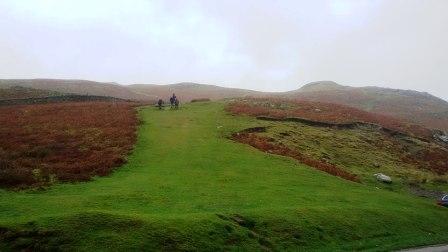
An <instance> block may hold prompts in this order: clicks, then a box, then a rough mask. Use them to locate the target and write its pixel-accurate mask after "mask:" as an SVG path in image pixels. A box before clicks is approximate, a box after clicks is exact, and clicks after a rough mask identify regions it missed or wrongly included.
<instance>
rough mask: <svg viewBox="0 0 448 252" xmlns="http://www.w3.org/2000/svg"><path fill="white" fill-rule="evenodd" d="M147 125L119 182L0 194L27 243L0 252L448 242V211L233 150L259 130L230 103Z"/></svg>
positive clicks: (7, 223) (2, 210) (3, 222)
mask: <svg viewBox="0 0 448 252" xmlns="http://www.w3.org/2000/svg"><path fill="white" fill-rule="evenodd" d="M140 115H141V118H142V120H143V124H142V125H141V127H140V129H139V138H138V142H137V144H136V146H135V150H134V152H133V153H132V154H131V156H130V157H129V162H128V163H127V164H126V165H124V166H123V167H121V168H119V169H117V170H116V171H115V172H114V173H113V174H112V175H110V176H108V177H103V178H97V179H95V180H94V181H91V182H86V183H77V184H59V185H55V186H53V187H51V188H50V189H48V190H46V191H25V192H10V191H5V190H0V226H2V227H6V228H9V229H12V230H14V231H9V232H10V233H11V232H17V233H18V234H20V235H15V236H14V235H11V234H10V233H9V234H6V235H5V234H4V233H5V232H6V231H3V236H4V237H7V238H3V239H0V250H8V249H18V248H26V247H30V246H34V247H33V248H35V249H49V248H54V247H58V248H59V249H63V250H127V251H129V250H136V251H137V250H144V249H146V250H155V249H164V250H192V249H193V250H196V249H202V250H221V249H224V250H232V249H236V248H240V249H243V250H261V249H267V250H296V249H306V250H346V249H350V250H353V249H356V250H389V249H395V248H402V247H410V246H415V245H424V244H430V243H439V242H446V241H448V222H447V221H446V220H447V218H448V211H447V209H442V208H439V207H437V206H435V205H434V204H433V203H432V202H429V201H426V200H422V199H418V198H414V197H410V196H406V195H401V194H398V193H393V192H388V191H385V190H377V189H375V188H372V187H368V186H365V185H361V184H356V183H352V182H347V181H345V180H341V179H339V178H336V177H332V176H330V175H327V174H325V173H322V172H319V171H315V170H313V169H311V168H309V167H306V166H303V165H300V164H298V163H296V162H295V161H294V160H291V159H288V158H284V157H279V156H273V155H269V154H265V153H262V152H260V151H258V150H255V149H253V148H251V147H249V146H245V145H242V144H238V143H234V142H232V141H230V140H228V139H227V138H226V137H225V136H227V135H228V134H229V133H230V132H234V131H237V130H241V129H243V128H246V127H250V126H254V125H259V124H262V123H263V122H257V121H255V120H253V119H249V118H245V117H232V116H229V115H226V114H225V113H224V112H223V104H222V103H197V104H190V105H186V106H184V107H183V108H182V109H181V110H179V111H169V110H167V111H158V110H156V109H154V108H152V107H148V108H143V109H141V110H140ZM217 214H219V215H221V217H218V215H217ZM235 215H238V217H236V218H235V217H234V216H235ZM232 218H233V219H232ZM235 220H239V221H240V223H239V224H238V223H237V221H235ZM1 234H2V231H1V229H0V237H1ZM11 236H12V237H15V238H10V237H11ZM8 237H9V238H8Z"/></svg>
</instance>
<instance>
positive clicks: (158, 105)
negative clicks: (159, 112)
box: [157, 99, 163, 109]
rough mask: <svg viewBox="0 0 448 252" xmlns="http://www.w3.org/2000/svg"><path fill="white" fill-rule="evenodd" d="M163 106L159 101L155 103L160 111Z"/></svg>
mask: <svg viewBox="0 0 448 252" xmlns="http://www.w3.org/2000/svg"><path fill="white" fill-rule="evenodd" d="M162 106H163V100H162V99H159V101H158V102H157V107H159V109H162Z"/></svg>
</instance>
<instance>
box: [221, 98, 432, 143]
mask: <svg viewBox="0 0 448 252" xmlns="http://www.w3.org/2000/svg"><path fill="white" fill-rule="evenodd" d="M227 111H229V112H230V113H232V114H244V115H250V116H268V117H273V118H278V119H282V118H286V117H300V118H304V119H307V120H313V121H318V122H329V123H353V122H365V123H372V124H378V125H381V126H382V127H384V128H387V129H391V130H394V131H399V132H404V133H407V134H411V135H413V136H416V137H421V138H425V139H431V138H432V132H431V130H429V129H427V128H424V127H422V126H419V125H415V124H409V123H406V122H404V121H402V120H399V119H396V118H393V117H390V116H385V115H380V114H375V113H370V112H367V111H363V110H360V109H356V108H352V107H348V106H344V105H337V104H332V103H323V102H312V101H297V100H285V99H272V98H271V99H266V98H259V99H245V100H238V101H236V102H233V103H230V104H229V105H228V106H227Z"/></svg>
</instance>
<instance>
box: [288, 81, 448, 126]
mask: <svg viewBox="0 0 448 252" xmlns="http://www.w3.org/2000/svg"><path fill="white" fill-rule="evenodd" d="M281 96H283V97H287V98H292V99H301V100H309V101H321V102H328V103H336V104H343V105H348V106H352V107H355V108H359V109H363V110H367V111H371V112H375V113H380V114H385V115H390V116H394V117H398V118H402V119H406V120H408V121H410V122H414V123H419V124H422V125H424V126H427V127H430V128H438V129H442V130H446V131H447V130H448V102H447V101H444V100H442V99H440V98H437V97H435V96H432V95H430V94H428V93H422V92H417V91H412V90H399V89H388V88H379V87H348V86H342V85H339V84H337V83H335V82H331V81H321V82H313V83H310V84H307V85H305V86H303V87H302V88H300V89H298V90H294V91H290V92H286V93H284V94H281Z"/></svg>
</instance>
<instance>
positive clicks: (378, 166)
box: [373, 162, 381, 168]
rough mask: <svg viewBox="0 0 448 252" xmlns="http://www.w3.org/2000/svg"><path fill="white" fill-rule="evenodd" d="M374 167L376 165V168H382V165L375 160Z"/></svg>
mask: <svg viewBox="0 0 448 252" xmlns="http://www.w3.org/2000/svg"><path fill="white" fill-rule="evenodd" d="M373 167H375V168H380V167H381V165H380V164H379V163H377V162H374V163H373Z"/></svg>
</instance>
